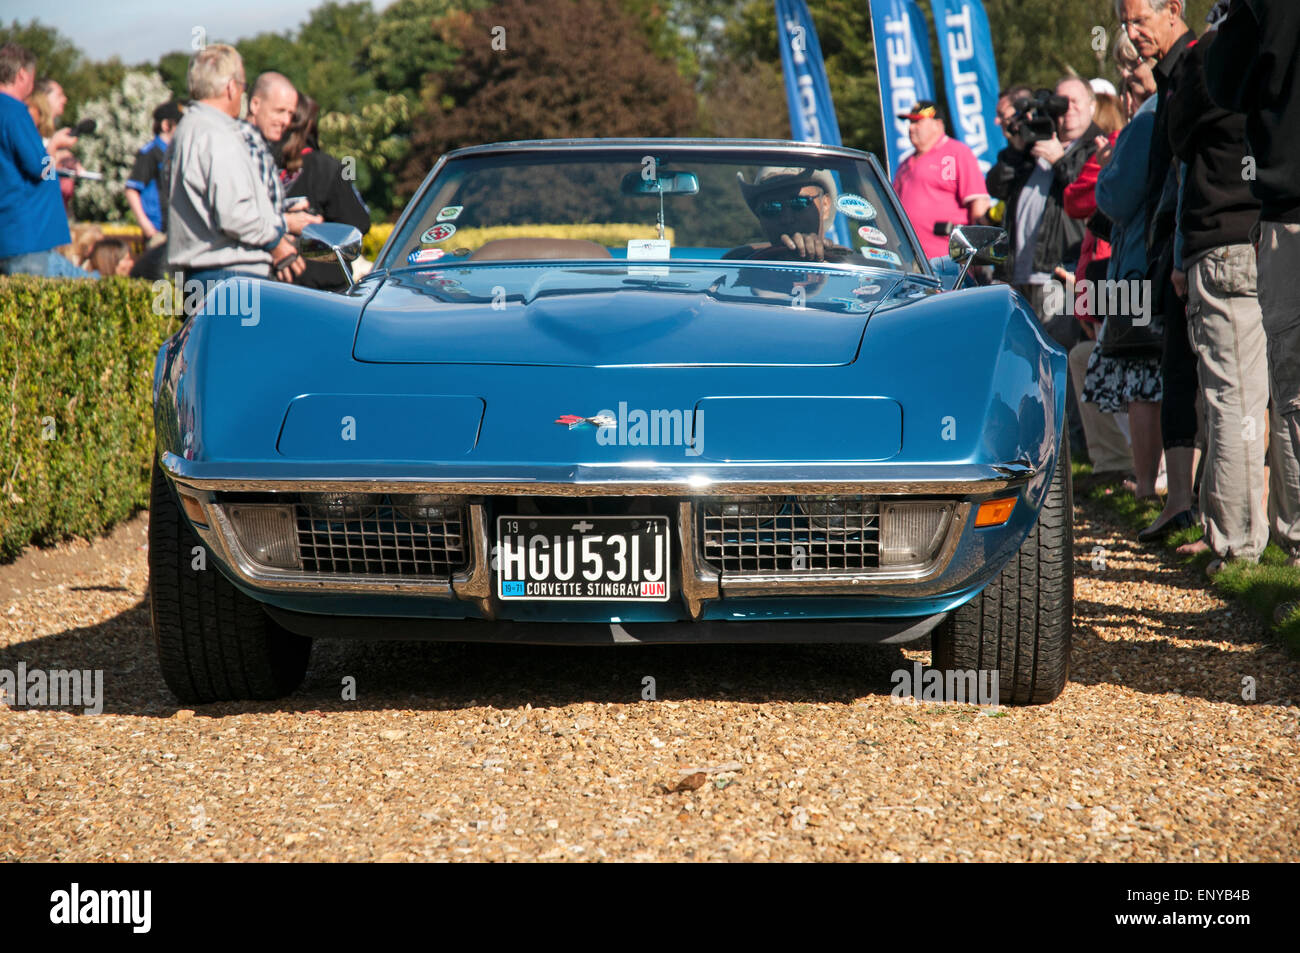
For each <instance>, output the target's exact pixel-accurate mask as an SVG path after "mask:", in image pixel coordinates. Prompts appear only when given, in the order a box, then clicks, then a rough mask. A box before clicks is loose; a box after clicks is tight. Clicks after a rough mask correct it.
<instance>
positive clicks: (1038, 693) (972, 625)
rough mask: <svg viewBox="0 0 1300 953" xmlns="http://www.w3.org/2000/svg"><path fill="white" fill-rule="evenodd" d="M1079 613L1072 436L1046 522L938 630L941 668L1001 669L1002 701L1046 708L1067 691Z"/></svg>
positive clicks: (934, 642) (1046, 506)
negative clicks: (1076, 621)
mask: <svg viewBox="0 0 1300 953" xmlns="http://www.w3.org/2000/svg"><path fill="white" fill-rule="evenodd" d="M1073 617H1074V512H1073V496H1072V495H1071V488H1070V450H1069V441H1068V440H1067V439H1066V438H1065V437H1064V436H1062V438H1061V450H1060V453H1059V454H1058V455H1057V463H1056V473H1055V474H1054V475H1053V477H1052V483H1051V486H1050V487H1049V488H1048V490H1047V498H1046V500H1044V501H1043V508H1042V510H1041V512H1040V513H1039V514H1038V522H1037V523H1035V524H1034V528H1033V530H1032V531H1031V532H1030V534H1029V536H1027V537H1026V538H1025V541H1024V543H1023V544H1022V545H1021V547H1020V550H1019V551H1018V552H1017V553H1016V555H1015V556H1013V557H1012V558H1011V561H1010V562H1008V563H1007V565H1006V566H1005V567H1004V568H1003V570H1002V572H1001V573H999V574H998V576H997V578H995V579H994V580H993V581H992V582H990V583H989V584H988V585H987V586H985V587H984V590H983V591H982V592H981V593H980V594H979V595H978V596H976V597H975V598H974V599H972V600H971V601H970V602H967V603H966V604H965V605H963V606H960V607H958V608H956V609H954V610H953V611H952V612H950V613H949V614H948V618H947V619H945V620H944V621H943V622H942V623H941V624H940V625H939V626H937V627H936V628H935V630H934V632H933V633H932V635H931V646H932V649H933V651H932V655H931V657H932V659H933V667H934V668H936V669H939V670H940V671H941V672H947V671H952V670H962V671H967V670H971V669H974V670H975V671H977V672H983V671H997V672H998V693H999V701H1000V702H1003V703H1006V704H1011V705H1041V704H1043V703H1045V702H1050V701H1052V700H1053V699H1054V698H1056V697H1057V696H1058V695H1060V694H1061V692H1062V691H1063V690H1064V689H1065V683H1066V681H1067V679H1068V678H1069V674H1070V640H1071V634H1072V629H1073Z"/></svg>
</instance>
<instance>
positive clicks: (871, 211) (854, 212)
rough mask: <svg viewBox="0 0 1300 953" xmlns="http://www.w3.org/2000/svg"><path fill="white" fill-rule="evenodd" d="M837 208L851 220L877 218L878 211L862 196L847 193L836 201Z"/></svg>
mask: <svg viewBox="0 0 1300 953" xmlns="http://www.w3.org/2000/svg"><path fill="white" fill-rule="evenodd" d="M835 207H836V208H837V209H839V210H840V211H841V212H843V213H844V214H845V215H847V216H848V217H849V218H858V219H864V220H868V221H869V220H871V219H874V218H875V217H876V209H875V206H873V205H872V204H871V203H870V202H868V201H867V200H866V199H864V198H863V197H862V196H861V195H854V194H853V193H852V192H845V193H844V194H843V195H841V196H840V197H839V198H838V199H836V200H835Z"/></svg>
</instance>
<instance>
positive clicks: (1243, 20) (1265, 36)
mask: <svg viewBox="0 0 1300 953" xmlns="http://www.w3.org/2000/svg"><path fill="white" fill-rule="evenodd" d="M1218 32H1219V36H1218V39H1216V40H1215V42H1214V45H1213V46H1212V47H1210V49H1209V50H1208V51H1207V52H1206V54H1205V80H1206V86H1207V88H1208V90H1209V93H1210V95H1211V96H1212V97H1214V101H1215V102H1216V103H1218V104H1219V105H1220V106H1222V107H1223V108H1225V109H1231V110H1232V111H1233V112H1239V113H1245V115H1246V140H1247V142H1248V143H1249V145H1250V155H1252V156H1253V157H1254V159H1255V163H1256V170H1255V171H1256V177H1255V181H1253V182H1252V183H1251V184H1250V187H1251V191H1252V192H1253V193H1254V195H1255V198H1257V199H1259V201H1260V204H1261V206H1262V208H1261V210H1260V216H1259V217H1260V218H1261V219H1262V220H1263V221H1266V222H1287V223H1289V224H1297V223H1300V69H1297V68H1296V60H1297V58H1300V3H1298V2H1297V0H1234V2H1233V5H1232V8H1231V9H1230V11H1229V13H1228V19H1227V20H1225V21H1224V22H1223V24H1222V25H1221V26H1220V27H1219V31H1218Z"/></svg>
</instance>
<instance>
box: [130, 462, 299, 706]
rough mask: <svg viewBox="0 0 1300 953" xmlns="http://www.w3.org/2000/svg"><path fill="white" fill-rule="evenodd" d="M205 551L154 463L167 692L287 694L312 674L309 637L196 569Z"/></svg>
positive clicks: (156, 627)
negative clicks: (196, 549) (201, 551)
mask: <svg viewBox="0 0 1300 953" xmlns="http://www.w3.org/2000/svg"><path fill="white" fill-rule="evenodd" d="M202 545H203V542H202V540H200V539H199V538H198V536H196V535H195V533H194V530H193V529H192V528H191V527H190V524H189V522H188V521H187V520H186V519H185V517H184V516H183V515H182V514H181V511H180V507H179V506H178V505H177V502H176V498H175V496H174V495H173V493H172V488H171V486H170V485H169V484H168V482H167V478H166V477H165V476H163V472H162V470H161V469H160V468H159V466H158V462H157V461H156V460H155V461H154V465H153V487H152V490H151V492H150V500H149V594H150V606H149V611H150V617H151V619H152V622H153V634H154V640H155V642H156V643H157V646H158V664H159V666H160V667H161V668H162V676H163V680H164V681H165V682H166V683H167V687H168V688H170V689H171V690H172V693H173V694H174V695H175V696H176V697H177V698H178V699H180V700H181V701H182V702H190V703H206V702H215V701H243V700H249V699H272V698H281V697H283V696H285V695H288V694H289V693H290V692H292V691H293V690H294V689H296V688H297V687H298V686H299V685H301V684H302V679H303V676H304V675H305V674H306V673H307V659H308V656H309V655H310V654H311V639H308V638H304V637H302V636H300V635H294V634H293V633H291V632H288V631H287V630H285V629H283V628H281V627H280V626H279V625H277V624H276V623H275V622H273V621H272V620H271V618H270V617H269V616H268V615H267V614H266V613H265V612H264V611H263V610H262V607H261V606H260V605H258V603H257V602H255V601H254V600H253V599H250V598H249V597H248V596H246V595H244V594H243V593H242V592H240V591H239V590H238V589H236V588H235V587H234V586H233V585H231V583H230V580H228V579H227V578H226V577H225V576H223V575H222V574H221V570H219V569H218V568H217V567H216V566H215V565H213V564H212V562H211V559H210V558H208V561H207V566H206V568H204V569H194V568H193V562H194V557H193V553H194V547H196V546H202ZM210 556H211V554H208V557H210Z"/></svg>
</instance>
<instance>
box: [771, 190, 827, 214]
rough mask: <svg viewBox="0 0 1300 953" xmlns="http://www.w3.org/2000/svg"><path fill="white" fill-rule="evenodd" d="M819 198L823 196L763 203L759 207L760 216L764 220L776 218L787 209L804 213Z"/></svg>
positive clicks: (799, 197) (796, 197) (802, 196)
mask: <svg viewBox="0 0 1300 953" xmlns="http://www.w3.org/2000/svg"><path fill="white" fill-rule="evenodd" d="M819 198H821V195H796V196H795V197H794V198H792V199H786V200H784V201H779V202H778V201H771V202H763V203H762V204H761V205H759V206H758V214H759V215H760V216H761V217H763V218H776V217H777V216H778V215H780V214H781V212H782V211H784V210H786V209H789V210H790V211H792V212H802V211H803V210H804V209H806V208H808V207H809V206H810V205H812V204H813V202H815V201H816V200H817V199H819Z"/></svg>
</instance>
